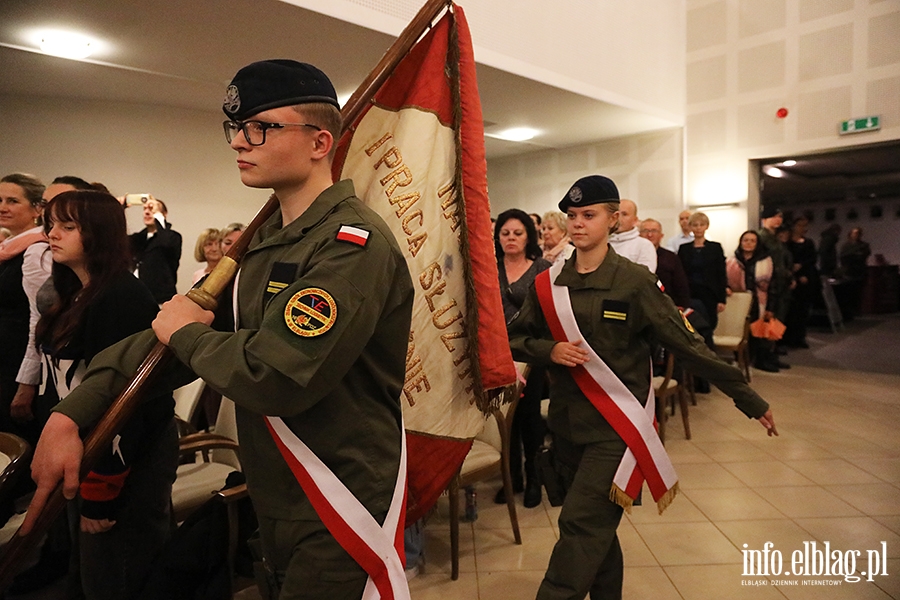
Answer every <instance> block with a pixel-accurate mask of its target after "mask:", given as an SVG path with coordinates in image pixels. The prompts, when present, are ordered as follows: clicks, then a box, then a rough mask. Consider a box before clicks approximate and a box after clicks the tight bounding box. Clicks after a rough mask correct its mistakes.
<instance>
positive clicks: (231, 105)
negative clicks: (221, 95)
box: [222, 85, 241, 113]
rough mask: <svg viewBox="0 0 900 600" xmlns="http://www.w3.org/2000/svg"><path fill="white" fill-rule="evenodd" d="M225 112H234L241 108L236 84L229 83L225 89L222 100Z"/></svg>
mask: <svg viewBox="0 0 900 600" xmlns="http://www.w3.org/2000/svg"><path fill="white" fill-rule="evenodd" d="M222 108H223V109H225V112H229V113H235V112H237V111H238V110H240V108H241V95H240V93H239V92H238V89H237V86H236V85H229V86H228V89H226V90H225V100H223V101H222Z"/></svg>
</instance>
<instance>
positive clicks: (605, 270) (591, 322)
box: [509, 247, 769, 444]
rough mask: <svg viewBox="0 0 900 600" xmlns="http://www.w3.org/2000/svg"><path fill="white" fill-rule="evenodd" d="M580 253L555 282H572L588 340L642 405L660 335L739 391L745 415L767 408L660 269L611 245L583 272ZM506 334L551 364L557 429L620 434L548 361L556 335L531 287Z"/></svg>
mask: <svg viewBox="0 0 900 600" xmlns="http://www.w3.org/2000/svg"><path fill="white" fill-rule="evenodd" d="M577 254H578V253H577V251H576V252H575V254H573V255H572V257H571V258H570V259H569V260H568V261H566V263H565V265H564V266H563V268H562V271H560V273H559V275H558V276H557V278H556V281H555V282H554V283H556V284H557V285H564V286H567V287H568V288H569V296H570V299H571V302H572V309H573V312H574V314H575V321H576V322H577V323H578V327H579V329H580V330H581V333H582V335H583V336H584V338H585V340H587V342H588V343H589V344H590V345H591V347H592V348H593V349H594V351H595V352H596V353H597V354H598V355H599V356H600V358H601V359H603V362H605V363H606V364H607V365H608V366H609V368H610V369H612V371H613V372H614V373H615V374H616V376H617V377H618V378H619V379H621V380H622V383H624V384H625V386H626V387H627V388H628V389H629V390H630V391H631V393H632V394H634V395H635V397H636V398H637V399H638V400H639V401H640V403H641V404H642V405H643V404H646V402H647V394H648V391H649V389H650V385H651V379H650V353H651V349H652V348H653V346H654V345H655V343H657V342H658V343H659V344H661V345H662V346H663V347H665V348H666V349H668V350H670V351H672V352H674V353H675V355H676V356H677V357H678V358H679V359H681V360H682V361H683V363H684V366H685V368H686V369H688V370H689V371H691V372H692V373H694V374H696V375H699V376H701V377H705V378H707V379H709V380H710V381H712V382H713V383H714V384H715V385H716V386H717V387H719V388H720V389H721V390H722V391H723V392H725V393H726V394H728V395H729V396H731V397H732V398H734V400H735V404H736V405H737V407H738V408H739V409H740V410H741V411H742V412H743V413H744V414H746V415H747V416H748V417H753V418H758V417H760V416H762V415H763V414H765V412H766V411H767V410H768V408H769V405H768V404H767V403H766V402H765V401H764V400H763V399H762V398H760V397H759V395H758V394H757V393H756V392H754V391H753V390H752V389H751V388H750V386H748V385H747V383H746V382H745V381H744V378H743V375H741V372H740V371H739V370H738V369H737V368H735V367H733V366H731V365H728V364H726V363H725V362H723V361H722V360H720V359H719V358H717V357H716V356H715V355H714V354H713V352H712V351H710V350H709V349H708V348H707V347H706V345H705V344H704V343H703V339H702V338H701V337H700V336H699V335H697V334H696V333H694V332H692V331H689V330H688V329H687V327H686V325H685V320H684V319H683V318H682V316H681V313H680V312H679V311H678V309H677V308H676V307H675V305H674V304H673V303H672V300H671V298H669V296H667V295H666V294H664V293H663V292H662V291H661V290H660V288H659V287H658V286H657V280H656V275H654V274H653V273H651V272H649V271H648V270H647V269H646V268H644V267H642V266H640V265H637V264H635V263H633V262H631V261H629V260H626V259H624V258H622V257H621V256H619V255H618V254H616V252H615V250H613V249H612V247H610V248H609V253H608V254H607V255H606V258H605V259H604V260H603V263H602V264H601V265H600V266H599V267H598V268H597V269H596V270H595V271H593V272H591V273H587V274H580V273H578V272H577V271H576V270H575V259H576V257H577ZM622 314H624V315H625V317H624V319H623V318H621V316H622ZM509 335H510V345H511V347H512V353H513V358H515V359H516V360H518V361H523V362H528V363H532V364H539V365H546V366H547V367H548V372H549V375H550V411H549V415H548V424H549V426H550V429H551V430H552V431H553V432H554V433H555V434H558V435H562V436H564V437H565V438H567V439H569V440H571V441H572V442H574V443H576V444H587V443H592V442H598V441H604V440H612V439H617V438H618V435H617V434H616V433H615V431H614V430H613V428H612V426H611V425H610V424H609V423H608V422H607V421H606V419H604V418H603V416H602V415H601V414H600V412H599V411H598V410H597V409H596V408H594V406H593V405H592V404H591V403H590V401H589V400H588V399H587V398H586V397H585V396H584V394H583V393H582V392H581V389H580V388H579V387H578V385H577V384H576V383H575V380H574V379H573V378H572V376H571V374H570V372H569V369H568V367H563V366H561V365H557V364H555V363H552V362H551V361H550V351H551V350H552V349H553V346H554V345H555V344H556V342H555V341H554V340H553V337H552V335H551V333H550V329H549V328H548V326H547V322H546V321H545V320H544V314H543V312H542V310H541V307H540V304H539V302H538V298H537V293H536V292H535V289H534V287H533V286H532V288H531V290H530V292H529V295H528V297H527V299H526V300H525V304H524V305H523V307H522V310H521V312H520V313H519V316H518V317H517V318H516V319H515V320H514V321H513V322H512V324H511V325H510V328H509Z"/></svg>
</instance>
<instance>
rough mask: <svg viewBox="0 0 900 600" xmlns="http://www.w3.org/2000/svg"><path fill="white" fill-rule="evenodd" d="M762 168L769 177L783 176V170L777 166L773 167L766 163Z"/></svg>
mask: <svg viewBox="0 0 900 600" xmlns="http://www.w3.org/2000/svg"><path fill="white" fill-rule="evenodd" d="M762 170H763V173H765V174H766V175H768V176H769V177H778V178H781V177H784V171H782V170H781V169H779V168H778V167H773V166H772V165H766V166H764V167H763V168H762Z"/></svg>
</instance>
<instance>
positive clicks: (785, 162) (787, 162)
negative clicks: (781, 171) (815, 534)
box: [781, 158, 797, 167]
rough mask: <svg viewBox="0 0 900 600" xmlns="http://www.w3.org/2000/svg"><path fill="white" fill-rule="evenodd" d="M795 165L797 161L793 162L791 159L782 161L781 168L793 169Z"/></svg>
mask: <svg viewBox="0 0 900 600" xmlns="http://www.w3.org/2000/svg"><path fill="white" fill-rule="evenodd" d="M796 164H797V161H796V160H794V159H793V158H792V159H789V160H786V161H784V162H783V163H781V166H783V167H793V166H794V165H796Z"/></svg>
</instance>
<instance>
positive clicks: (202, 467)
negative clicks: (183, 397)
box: [172, 398, 241, 522]
mask: <svg viewBox="0 0 900 600" xmlns="http://www.w3.org/2000/svg"><path fill="white" fill-rule="evenodd" d="M178 445H179V453H180V454H181V458H182V460H184V459H187V458H194V459H195V460H194V462H188V463H185V464H180V465H179V466H178V472H177V476H176V478H175V483H174V484H173V485H172V506H173V508H174V510H175V520H176V521H178V522H181V521H183V520H184V519H185V517H187V515H189V514H190V513H192V512H193V511H194V510H196V509H197V508H199V507H200V506H201V505H202V504H203V503H204V502H206V501H207V500H209V499H210V498H211V497H212V496H213V495H215V494H216V493H217V492H218V491H219V490H220V489H221V488H222V486H224V485H225V479H226V478H227V477H228V474H229V473H231V472H232V471H240V470H241V463H240V460H239V459H238V454H237V453H238V442H237V426H236V424H235V418H234V402H232V401H231V400H227V399H225V398H223V399H222V408H221V410H219V415H218V417H217V418H216V428H215V433H192V434H189V435H185V436H182V437H181V438H180V439H179V442H178Z"/></svg>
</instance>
